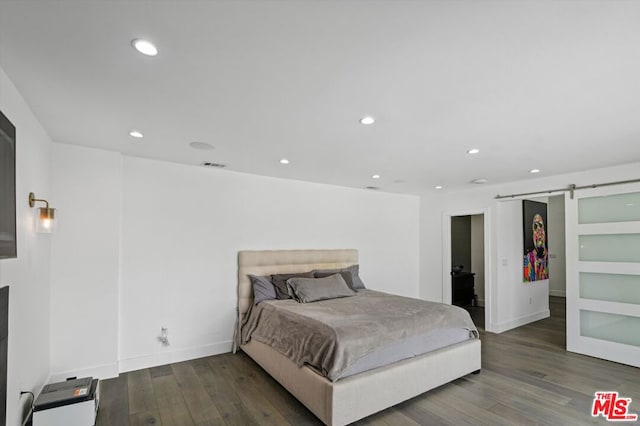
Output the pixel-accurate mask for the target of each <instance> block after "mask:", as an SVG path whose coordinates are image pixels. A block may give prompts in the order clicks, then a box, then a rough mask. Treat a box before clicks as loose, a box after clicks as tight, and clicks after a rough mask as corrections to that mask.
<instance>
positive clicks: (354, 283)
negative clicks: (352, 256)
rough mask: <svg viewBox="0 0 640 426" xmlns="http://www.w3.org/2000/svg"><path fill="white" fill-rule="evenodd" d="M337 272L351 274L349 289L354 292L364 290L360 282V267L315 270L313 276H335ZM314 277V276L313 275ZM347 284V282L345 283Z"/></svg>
mask: <svg viewBox="0 0 640 426" xmlns="http://www.w3.org/2000/svg"><path fill="white" fill-rule="evenodd" d="M338 272H350V273H351V285H350V287H351V288H352V289H354V290H360V289H363V288H366V287H365V286H364V283H363V282H362V280H361V279H360V275H359V272H360V265H351V266H348V267H346V268H342V269H317V270H315V271H313V273H314V274H318V275H320V274H323V275H324V274H327V273H329V274H335V273H338ZM314 276H315V275H314ZM347 284H349V282H347Z"/></svg>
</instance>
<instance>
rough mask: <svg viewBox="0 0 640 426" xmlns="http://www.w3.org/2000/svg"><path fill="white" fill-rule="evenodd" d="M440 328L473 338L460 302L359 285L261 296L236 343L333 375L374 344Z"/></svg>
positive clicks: (474, 332) (472, 328)
mask: <svg viewBox="0 0 640 426" xmlns="http://www.w3.org/2000/svg"><path fill="white" fill-rule="evenodd" d="M442 328H448V329H452V328H462V329H465V330H469V337H470V338H478V331H477V330H476V328H475V326H474V324H473V322H472V321H471V318H470V316H469V314H468V313H467V311H465V310H464V309H462V308H459V307H456V306H451V305H444V304H441V303H433V302H427V301H424V300H419V299H412V298H408V297H402V296H395V295H391V294H386V293H381V292H377V291H373V290H360V291H358V293H357V294H356V295H355V296H352V297H345V298H340V299H330V300H323V301H320V302H314V303H298V302H296V301H294V300H269V301H263V302H261V303H259V304H258V305H257V306H254V307H253V308H252V311H251V313H250V315H249V316H248V317H247V319H246V321H245V323H244V324H243V326H242V343H243V344H245V343H247V342H248V341H249V340H250V339H255V340H257V341H259V342H262V343H264V344H267V345H269V346H271V347H273V348H274V349H276V350H277V351H278V352H280V353H282V354H283V355H285V356H286V357H288V358H289V359H290V360H292V361H294V362H295V363H296V364H297V365H298V366H300V367H301V366H303V365H304V364H307V365H309V366H311V367H313V368H314V369H316V370H317V371H318V372H319V373H321V374H322V375H324V376H325V377H327V378H329V379H330V380H331V381H334V380H337V379H338V378H339V377H340V375H341V374H342V372H343V371H345V370H346V369H348V368H349V367H350V366H351V365H352V364H353V363H354V362H356V361H357V360H358V359H360V358H361V357H363V356H365V355H367V354H369V353H371V352H373V351H375V350H378V349H380V348H383V347H385V346H386V345H389V344H390V343H393V342H397V341H399V340H402V339H406V338H408V337H412V336H416V335H423V334H428V333H429V332H432V331H434V330H437V329H442Z"/></svg>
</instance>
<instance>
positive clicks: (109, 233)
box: [50, 143, 122, 380]
mask: <svg viewBox="0 0 640 426" xmlns="http://www.w3.org/2000/svg"><path fill="white" fill-rule="evenodd" d="M53 164H55V167H54V171H53V199H54V200H55V202H56V207H57V208H58V210H57V213H58V230H57V232H56V234H55V235H54V239H53V245H52V268H51V323H50V324H51V371H52V373H53V379H54V380H64V379H65V378H66V377H69V376H78V377H81V376H96V377H110V376H115V375H117V373H118V350H117V347H118V346H117V345H118V284H119V273H120V271H119V266H120V264H119V260H120V259H119V254H120V212H121V193H122V183H121V175H122V173H121V156H120V154H118V153H115V152H106V151H101V150H96V149H90V148H81V147H76V146H72V145H64V144H59V143H54V144H53Z"/></svg>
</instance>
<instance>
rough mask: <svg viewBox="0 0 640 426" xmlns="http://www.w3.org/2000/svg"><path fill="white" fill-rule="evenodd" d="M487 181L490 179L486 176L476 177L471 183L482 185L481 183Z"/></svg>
mask: <svg viewBox="0 0 640 426" xmlns="http://www.w3.org/2000/svg"><path fill="white" fill-rule="evenodd" d="M487 182H489V179H486V178H480V179H474V180H472V181H471V183H475V184H478V185H481V184H483V183H487Z"/></svg>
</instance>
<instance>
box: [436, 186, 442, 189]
mask: <svg viewBox="0 0 640 426" xmlns="http://www.w3.org/2000/svg"><path fill="white" fill-rule="evenodd" d="M434 188H436V189H442V185H437V186H435V187H434Z"/></svg>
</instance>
